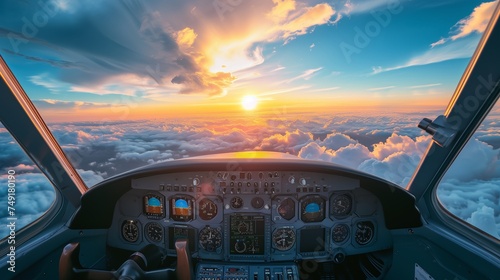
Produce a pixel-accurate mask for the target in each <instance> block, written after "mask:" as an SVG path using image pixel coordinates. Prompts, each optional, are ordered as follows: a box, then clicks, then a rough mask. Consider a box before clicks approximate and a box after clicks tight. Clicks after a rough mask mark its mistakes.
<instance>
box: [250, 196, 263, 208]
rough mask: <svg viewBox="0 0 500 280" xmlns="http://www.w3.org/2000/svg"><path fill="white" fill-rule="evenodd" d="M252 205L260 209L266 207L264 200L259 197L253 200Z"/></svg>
mask: <svg viewBox="0 0 500 280" xmlns="http://www.w3.org/2000/svg"><path fill="white" fill-rule="evenodd" d="M251 204H252V207H253V208H255V209H260V208H262V207H264V199H262V197H258V196H257V197H254V198H252V201H251Z"/></svg>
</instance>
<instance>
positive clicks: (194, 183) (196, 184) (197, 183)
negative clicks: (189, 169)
mask: <svg viewBox="0 0 500 280" xmlns="http://www.w3.org/2000/svg"><path fill="white" fill-rule="evenodd" d="M199 184H200V179H198V178H194V179H193V186H195V187H196V186H198V185H199Z"/></svg>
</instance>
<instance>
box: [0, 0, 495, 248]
mask: <svg viewBox="0 0 500 280" xmlns="http://www.w3.org/2000/svg"><path fill="white" fill-rule="evenodd" d="M80 2H81V1H71V0H65V1H64V0H57V1H51V0H46V1H0V18H1V20H0V54H1V55H2V56H3V58H4V59H5V60H6V61H7V63H8V65H9V66H10V67H11V69H12V71H13V72H14V74H15V75H16V77H17V79H18V80H19V82H20V83H21V85H22V86H23V88H24V89H25V91H26V92H27V94H28V96H29V97H30V98H31V99H32V101H33V103H34V104H35V106H36V107H37V108H38V110H39V111H40V113H41V115H42V116H43V117H44V119H45V120H46V121H47V122H48V124H49V128H50V130H51V131H52V133H53V134H54V136H55V137H56V139H57V140H58V142H59V143H60V144H61V146H62V147H63V149H64V151H65V152H66V154H67V155H68V157H69V158H70V160H71V162H72V163H73V165H74V166H75V168H76V169H77V171H78V172H79V173H80V175H81V176H82V177H83V179H84V181H85V182H86V184H87V185H88V186H93V185H95V184H96V183H98V182H100V181H102V180H104V179H106V178H109V177H111V176H114V175H117V174H119V173H122V172H125V171H127V170H130V169H132V168H136V167H140V166H144V165H147V164H154V163H158V162H162V161H167V160H173V159H179V158H185V157H193V156H198V155H206V154H212V153H218V152H236V151H245V150H264V151H278V152H285V153H289V154H292V155H296V156H298V157H301V158H305V159H312V160H323V161H328V162H333V163H337V164H341V165H344V166H348V167H351V168H355V169H358V170H361V171H363V172H367V173H370V174H373V175H376V176H379V177H381V178H384V179H386V180H389V181H391V182H394V183H396V184H398V185H400V186H402V187H404V186H406V184H407V183H408V182H409V181H410V179H411V177H412V175H413V173H414V172H415V170H416V168H417V166H418V163H419V162H420V159H421V157H422V155H423V154H424V152H425V150H426V149H427V146H428V145H429V143H430V141H431V139H430V137H429V136H428V135H426V134H425V133H424V132H422V131H421V130H419V129H418V128H417V127H416V125H417V124H418V122H419V121H420V120H421V119H422V118H423V117H427V118H431V119H434V118H435V117H437V116H438V115H440V114H442V113H443V112H444V110H445V109H446V106H447V104H448V102H449V99H450V97H451V96H452V94H453V92H454V90H455V87H456V85H457V83H458V81H459V80H460V78H461V75H462V73H463V71H464V69H465V68H466V66H467V64H468V62H469V60H470V57H471V56H472V54H473V52H474V50H475V47H476V45H477V43H478V41H479V39H480V37H481V35H482V33H483V32H484V30H485V28H486V24H487V22H488V19H489V17H490V15H491V13H492V11H493V9H494V5H496V3H497V2H481V1H387V0H371V1H331V2H322V1H291V0H285V1H271V0H269V1H264V0H262V1H239V0H215V1H148V2H147V3H142V2H138V1H132V0H123V1H113V2H112V1H106V2H98V1H85V2H83V3H80ZM40 3H41V4H40ZM245 97H247V99H246V100H252V102H248V101H247V103H245V104H243V103H242V100H244V99H245ZM248 97H251V98H250V99H248ZM252 104H253V105H252ZM487 120H488V121H487V122H486V123H485V124H484V125H483V126H482V128H481V129H480V130H479V132H478V133H477V134H476V138H475V139H476V140H474V141H471V142H470V143H469V144H468V146H467V147H466V148H465V149H464V152H463V153H462V154H461V155H460V157H461V158H462V159H463V160H460V161H459V160H457V162H459V163H458V164H457V165H456V166H454V167H452V168H451V169H450V170H449V171H448V173H447V174H448V175H447V176H448V177H445V179H443V182H442V186H441V187H439V188H438V196H439V199H440V201H441V202H442V203H443V205H445V207H446V208H447V209H449V210H450V211H451V212H452V213H454V214H455V215H457V216H458V217H459V218H461V219H463V220H465V221H469V222H470V223H472V224H474V225H476V226H479V227H481V228H482V229H483V230H485V231H487V232H488V233H490V234H491V235H492V236H495V237H497V238H498V234H499V232H500V209H499V207H498V205H499V203H498V197H500V190H499V189H498V184H497V183H496V182H499V181H500V162H499V148H500V126H499V125H498V124H499V123H500V116H499V114H498V112H496V113H495V114H493V115H492V118H491V119H487ZM0 150H1V151H2V153H1V154H0V170H1V174H0V191H1V192H2V193H3V192H4V191H6V190H5V186H6V185H7V184H6V183H5V182H6V174H7V170H10V169H14V170H16V172H17V173H18V174H19V177H18V178H19V181H18V183H19V185H20V188H19V189H18V190H19V201H20V205H19V206H20V210H19V212H18V213H20V214H22V217H23V221H21V222H20V224H22V223H24V224H28V223H30V222H31V221H33V220H35V219H36V218H38V217H39V216H40V215H42V214H43V213H44V212H45V210H46V209H47V208H48V207H50V205H51V203H52V201H53V199H54V197H55V195H54V191H53V190H52V187H51V186H50V184H49V183H48V182H47V180H46V178H45V177H44V176H43V175H42V174H41V173H40V172H39V171H38V169H37V168H36V166H35V165H34V164H33V163H32V162H31V161H30V160H29V159H28V158H27V157H26V155H25V154H24V153H23V151H22V150H21V149H20V148H19V146H18V145H17V144H16V143H15V141H14V140H13V139H12V137H11V136H10V135H9V133H8V132H7V131H6V130H5V129H4V128H1V127H0ZM477 155H481V158H482V159H485V161H484V162H483V163H484V164H483V165H480V164H474V166H471V164H470V163H471V162H475V160H476V159H477ZM460 157H459V159H460ZM2 199H5V197H4V196H1V197H0V202H1V203H3V202H5V201H4V200H2ZM2 201H3V202H2ZM2 211H4V210H1V209H0V220H2V219H5V216H6V213H3V212H2ZM485 221H486V222H485ZM488 221H493V222H488ZM3 230H5V229H3ZM4 234H6V232H2V229H0V236H2V235H4Z"/></svg>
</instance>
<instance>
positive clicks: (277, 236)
mask: <svg viewBox="0 0 500 280" xmlns="http://www.w3.org/2000/svg"><path fill="white" fill-rule="evenodd" d="M273 244H274V247H275V248H276V249H277V250H280V251H287V250H290V249H291V248H292V247H293V245H294V244H295V232H294V231H293V228H289V227H282V228H277V229H276V230H275V231H274V232H273Z"/></svg>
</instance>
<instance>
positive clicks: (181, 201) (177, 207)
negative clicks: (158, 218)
mask: <svg viewBox="0 0 500 280" xmlns="http://www.w3.org/2000/svg"><path fill="white" fill-rule="evenodd" d="M170 218H171V219H172V220H174V221H180V222H186V221H191V220H192V219H193V198H192V197H190V196H187V195H181V196H173V197H172V198H170Z"/></svg>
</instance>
